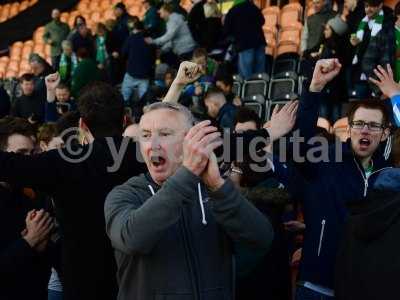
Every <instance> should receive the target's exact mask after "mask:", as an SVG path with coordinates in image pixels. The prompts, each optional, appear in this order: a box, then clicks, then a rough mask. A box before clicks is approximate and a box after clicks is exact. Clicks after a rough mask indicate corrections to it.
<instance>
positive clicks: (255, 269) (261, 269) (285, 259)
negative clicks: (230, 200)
mask: <svg viewBox="0 0 400 300" xmlns="http://www.w3.org/2000/svg"><path fill="white" fill-rule="evenodd" d="M265 195H266V188H264V187H260V186H257V187H254V188H251V189H250V190H248V191H245V193H244V197H245V198H246V199H247V200H249V201H250V202H252V203H253V205H254V206H255V207H256V208H257V209H258V210H259V211H260V212H261V213H262V214H263V215H264V216H265V217H266V218H267V219H268V220H269V221H270V222H271V225H272V228H273V230H274V240H273V241H272V244H271V248H270V249H269V251H268V253H267V254H264V253H262V252H256V251H255V250H254V249H246V248H245V247H243V246H241V245H237V246H236V249H235V250H236V251H235V252H236V254H235V256H236V270H237V274H238V276H237V278H236V298H235V299H237V300H255V299H257V300H258V299H260V295H262V296H263V297H262V299H272V300H288V299H289V295H290V273H289V249H288V243H287V239H286V237H285V229H284V227H283V223H282V215H283V211H284V207H285V204H286V203H284V202H278V201H280V200H281V199H279V200H276V199H273V200H272V199H268V198H267V197H265ZM257 256H259V257H257Z"/></svg>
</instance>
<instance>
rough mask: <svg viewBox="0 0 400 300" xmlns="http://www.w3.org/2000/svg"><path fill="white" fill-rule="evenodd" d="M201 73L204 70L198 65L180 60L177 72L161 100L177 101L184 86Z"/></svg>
mask: <svg viewBox="0 0 400 300" xmlns="http://www.w3.org/2000/svg"><path fill="white" fill-rule="evenodd" d="M203 73H204V70H202V68H201V66H200V65H198V64H195V63H192V62H190V61H184V62H182V63H181V64H180V66H179V70H178V74H177V75H176V77H175V79H174V81H173V82H172V85H171V87H170V88H169V90H168V93H167V95H166V96H165V97H164V100H163V102H175V103H177V102H178V100H179V97H180V96H181V93H182V91H183V89H184V88H185V86H186V85H188V84H190V83H192V82H195V81H196V80H197V79H199V77H200V76H201V75H203Z"/></svg>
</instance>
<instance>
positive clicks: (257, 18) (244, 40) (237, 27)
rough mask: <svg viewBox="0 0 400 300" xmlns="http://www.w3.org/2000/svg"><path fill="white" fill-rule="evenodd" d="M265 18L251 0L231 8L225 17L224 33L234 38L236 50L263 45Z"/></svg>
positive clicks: (264, 43) (264, 42)
mask: <svg viewBox="0 0 400 300" xmlns="http://www.w3.org/2000/svg"><path fill="white" fill-rule="evenodd" d="M264 23H265V19H264V16H263V14H262V13H261V11H260V9H259V8H258V7H257V6H255V4H253V3H252V2H251V1H246V2H245V3H242V4H238V5H236V6H234V7H233V8H231V10H230V11H229V12H228V14H227V15H226V18H225V22H224V33H225V35H226V36H232V37H233V38H234V39H235V46H236V49H237V51H238V52H241V51H244V50H248V49H254V48H258V47H260V46H265V45H266V41H265V37H264V32H263V29H262V27H263V25H264Z"/></svg>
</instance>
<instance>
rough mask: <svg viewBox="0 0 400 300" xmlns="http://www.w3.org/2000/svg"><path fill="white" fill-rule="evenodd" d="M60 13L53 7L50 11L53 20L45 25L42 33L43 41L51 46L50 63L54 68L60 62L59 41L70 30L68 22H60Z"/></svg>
mask: <svg viewBox="0 0 400 300" xmlns="http://www.w3.org/2000/svg"><path fill="white" fill-rule="evenodd" d="M60 15H61V13H60V10H59V9H57V8H55V9H53V11H52V12H51V18H52V19H53V20H52V21H51V22H50V23H48V24H47V25H46V26H45V31H44V34H43V40H44V42H45V43H46V44H48V45H50V46H51V65H52V66H53V68H54V69H55V70H57V69H58V64H59V62H60V56H61V52H62V51H61V43H62V41H63V40H66V39H67V36H68V34H69V31H70V29H69V26H68V24H66V23H63V22H61V20H60Z"/></svg>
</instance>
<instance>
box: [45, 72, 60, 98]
mask: <svg viewBox="0 0 400 300" xmlns="http://www.w3.org/2000/svg"><path fill="white" fill-rule="evenodd" d="M60 81H61V78H60V75H59V74H58V72H56V73H53V74H50V75H47V76H46V77H45V79H44V82H45V83H46V91H47V102H48V103H52V102H54V101H55V100H56V88H57V86H58V85H59V84H60Z"/></svg>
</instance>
